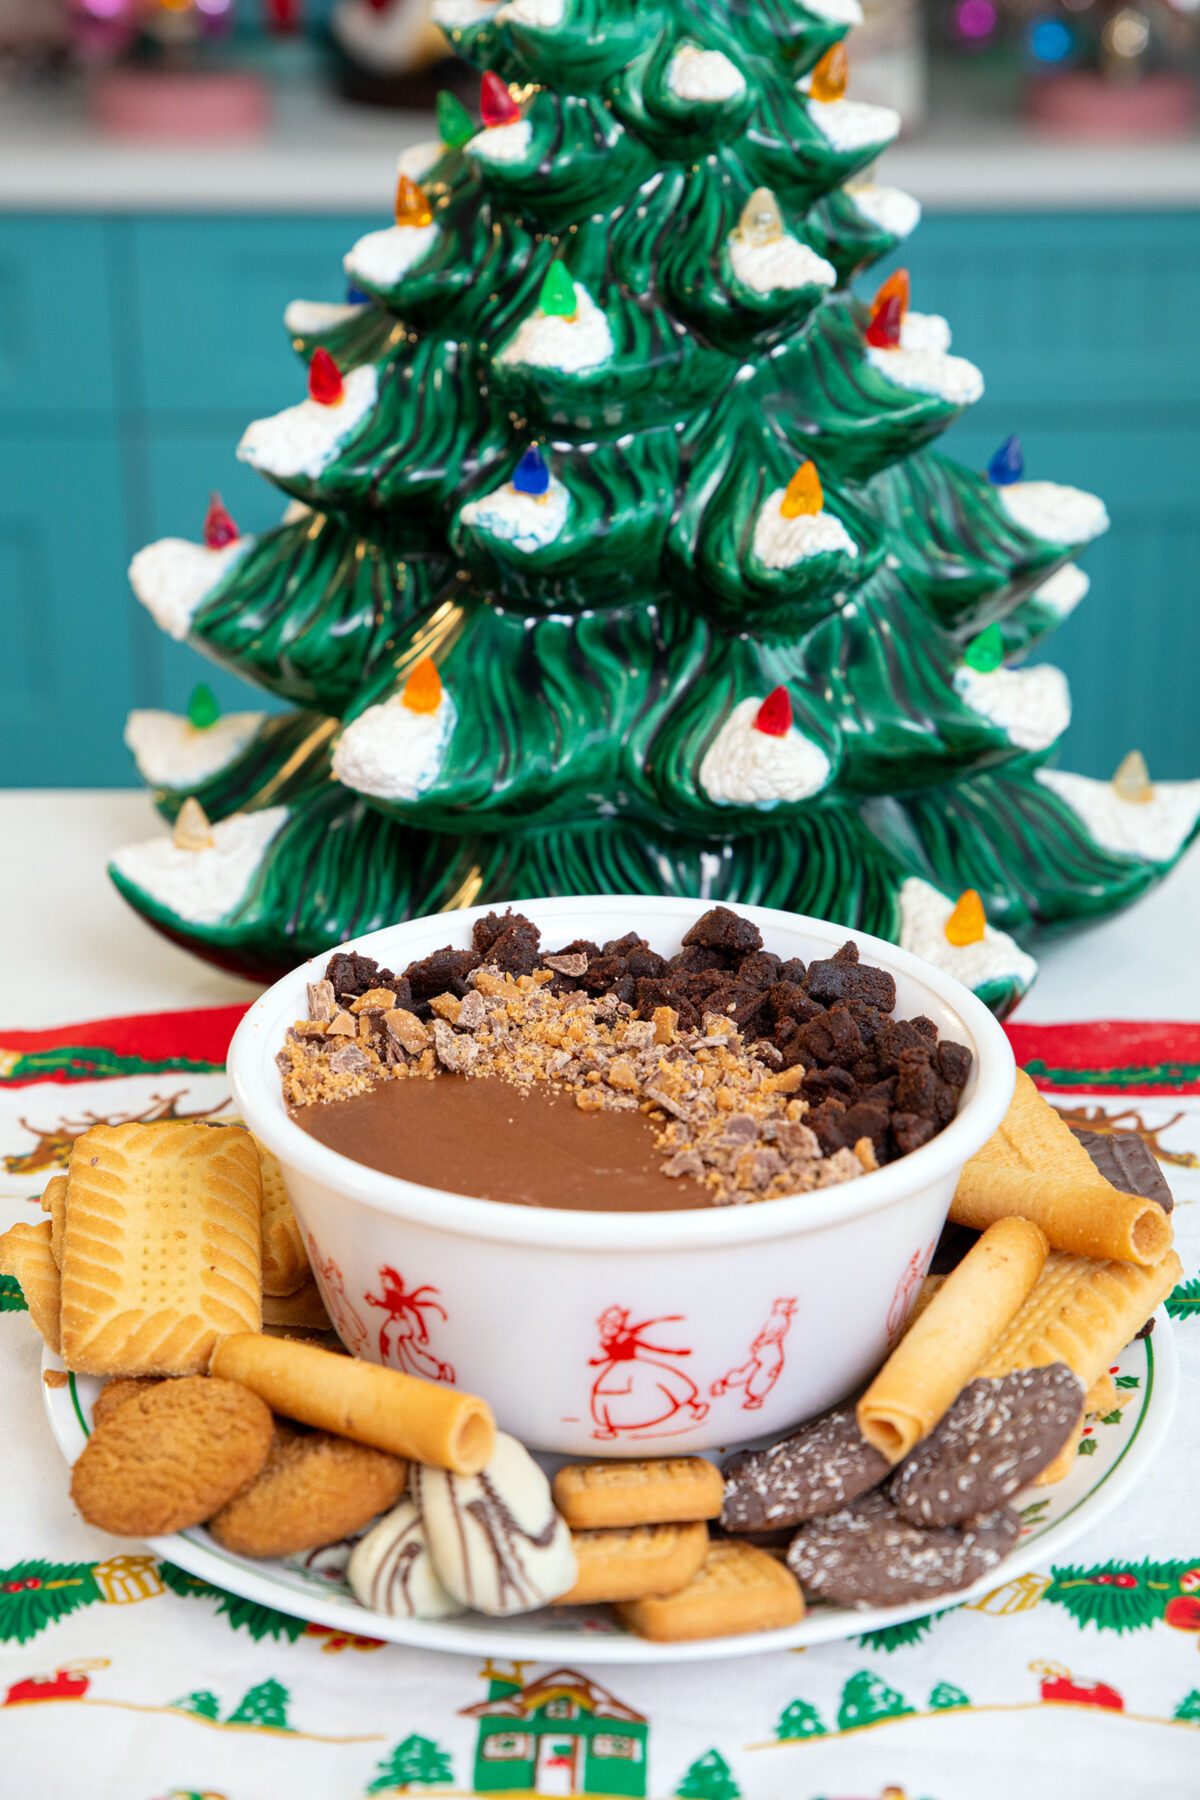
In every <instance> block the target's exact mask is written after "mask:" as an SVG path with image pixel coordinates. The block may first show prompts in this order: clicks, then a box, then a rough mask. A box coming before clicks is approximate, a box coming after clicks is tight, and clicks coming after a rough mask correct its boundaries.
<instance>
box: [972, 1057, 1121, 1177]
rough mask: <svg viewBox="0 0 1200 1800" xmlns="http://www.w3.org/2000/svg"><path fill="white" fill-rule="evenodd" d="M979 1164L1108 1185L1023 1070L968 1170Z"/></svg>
mask: <svg viewBox="0 0 1200 1800" xmlns="http://www.w3.org/2000/svg"><path fill="white" fill-rule="evenodd" d="M982 1163H990V1164H996V1165H999V1166H1001V1167H1009V1168H1020V1169H1030V1170H1032V1171H1034V1172H1035V1173H1037V1172H1039V1171H1041V1170H1044V1169H1053V1170H1054V1171H1055V1172H1056V1173H1057V1174H1059V1175H1062V1176H1064V1177H1066V1178H1068V1179H1070V1180H1074V1181H1080V1182H1090V1183H1091V1184H1092V1185H1093V1186H1094V1187H1102V1188H1106V1187H1108V1186H1109V1183H1108V1182H1107V1181H1105V1179H1104V1177H1103V1175H1101V1173H1100V1171H1099V1170H1098V1169H1097V1167H1096V1165H1095V1163H1094V1162H1093V1161H1092V1159H1091V1157H1090V1156H1089V1155H1088V1153H1087V1151H1086V1150H1085V1149H1084V1147H1083V1145H1082V1144H1081V1143H1080V1141H1079V1139H1078V1138H1077V1137H1076V1136H1075V1133H1074V1132H1073V1131H1072V1130H1071V1127H1070V1126H1069V1125H1068V1124H1067V1122H1066V1120H1065V1119H1063V1118H1062V1117H1061V1116H1060V1115H1059V1114H1058V1113H1057V1112H1055V1110H1054V1108H1053V1107H1052V1106H1051V1104H1050V1102H1049V1101H1048V1100H1045V1099H1043V1097H1042V1095H1041V1094H1039V1093H1038V1091H1037V1088H1036V1087H1035V1086H1034V1083H1033V1082H1032V1080H1031V1079H1030V1077H1029V1076H1028V1075H1027V1074H1026V1073H1025V1071H1024V1069H1018V1071H1017V1083H1016V1087H1015V1088H1014V1090H1013V1097H1012V1104H1011V1105H1010V1107H1009V1109H1008V1111H1007V1113H1006V1114H1005V1115H1004V1118H1003V1119H1002V1120H1001V1122H1000V1127H999V1129H998V1130H997V1131H994V1132H993V1133H992V1135H991V1137H990V1138H989V1139H988V1141H987V1143H986V1144H984V1146H983V1148H982V1149H981V1150H977V1151H976V1153H975V1155H974V1156H973V1157H972V1158H971V1161H970V1163H968V1164H967V1167H968V1168H970V1167H972V1166H973V1165H976V1164H982Z"/></svg>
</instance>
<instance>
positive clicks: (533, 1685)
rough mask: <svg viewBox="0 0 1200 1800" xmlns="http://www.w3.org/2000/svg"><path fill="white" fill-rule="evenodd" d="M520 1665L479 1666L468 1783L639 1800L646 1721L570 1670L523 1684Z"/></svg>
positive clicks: (488, 1789)
mask: <svg viewBox="0 0 1200 1800" xmlns="http://www.w3.org/2000/svg"><path fill="white" fill-rule="evenodd" d="M528 1667H529V1665H528V1664H527V1663H506V1664H505V1665H503V1667H501V1666H500V1665H498V1664H496V1663H494V1662H492V1661H490V1660H489V1662H488V1663H487V1666H486V1667H485V1668H484V1670H483V1678H484V1680H485V1681H486V1682H487V1684H488V1696H487V1699H486V1700H481V1701H480V1702H479V1703H478V1705H476V1706H465V1707H464V1708H463V1709H462V1716H463V1717H464V1718H467V1719H477V1720H478V1721H479V1737H478V1741H477V1744H476V1748H475V1780H474V1786H475V1788H476V1789H477V1791H478V1792H479V1793H481V1794H506V1793H526V1794H529V1793H533V1794H547V1795H551V1794H594V1795H629V1796H631V1797H632V1800H645V1793H646V1753H647V1738H648V1734H649V1730H650V1727H649V1723H648V1721H647V1720H646V1719H645V1718H644V1717H643V1716H642V1714H641V1713H637V1712H634V1711H633V1709H632V1707H629V1706H626V1705H625V1704H624V1703H623V1702H622V1701H620V1700H618V1699H617V1698H616V1697H615V1695H613V1694H610V1693H609V1692H608V1691H607V1690H606V1689H605V1688H602V1687H600V1686H599V1684H598V1683H597V1682H594V1681H590V1680H589V1679H588V1677H587V1676H586V1675H581V1674H579V1673H578V1671H577V1670H575V1669H555V1670H554V1671H553V1673H551V1674H549V1675H543V1676H540V1677H539V1679H538V1680H537V1681H531V1682H529V1683H526V1681H525V1670H526V1669H527V1668H528Z"/></svg>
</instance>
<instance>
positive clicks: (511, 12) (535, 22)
mask: <svg viewBox="0 0 1200 1800" xmlns="http://www.w3.org/2000/svg"><path fill="white" fill-rule="evenodd" d="M565 11H566V4H565V0H508V5H507V6H502V7H501V8H500V11H499V12H498V13H497V14H496V23H497V24H498V25H528V26H531V27H532V28H533V30H535V31H554V30H555V29H556V28H557V27H558V26H559V25H561V24H562V22H563V14H564V12H565Z"/></svg>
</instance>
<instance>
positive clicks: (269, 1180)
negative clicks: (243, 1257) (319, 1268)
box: [254, 1138, 312, 1295]
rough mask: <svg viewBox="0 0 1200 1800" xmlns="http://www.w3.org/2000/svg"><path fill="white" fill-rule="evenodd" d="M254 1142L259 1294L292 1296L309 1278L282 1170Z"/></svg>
mask: <svg viewBox="0 0 1200 1800" xmlns="http://www.w3.org/2000/svg"><path fill="white" fill-rule="evenodd" d="M254 1142H255V1144H256V1145H257V1148H258V1158H259V1162H260V1163H261V1164H262V1282H263V1293H264V1294H275V1295H279V1294H294V1293H295V1292H296V1291H297V1289H299V1288H302V1287H303V1286H304V1284H305V1282H306V1281H309V1280H310V1279H311V1277H312V1271H311V1269H310V1268H309V1266H308V1256H307V1253H306V1251H305V1248H304V1239H303V1238H302V1237H301V1235H300V1227H299V1225H298V1224H297V1222H296V1215H295V1213H294V1212H293V1211H292V1203H291V1201H290V1200H289V1199H288V1192H287V1188H286V1187H285V1186H284V1184H283V1170H282V1169H281V1168H280V1167H279V1164H278V1162H277V1161H276V1159H275V1157H273V1156H272V1155H271V1152H270V1151H269V1150H268V1149H267V1148H266V1147H265V1146H264V1145H263V1144H260V1143H259V1142H258V1139H257V1138H255V1140H254Z"/></svg>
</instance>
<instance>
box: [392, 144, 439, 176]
mask: <svg viewBox="0 0 1200 1800" xmlns="http://www.w3.org/2000/svg"><path fill="white" fill-rule="evenodd" d="M445 154H446V146H445V144H443V143H442V141H441V139H440V138H425V139H423V140H422V142H421V143H419V144H410V145H409V146H408V148H407V149H406V150H402V151H401V152H400V154H399V156H398V157H397V158H396V174H397V177H399V176H401V175H407V176H408V179H409V180H410V181H416V182H421V181H424V179H425V177H426V176H427V175H428V173H429V171H430V170H431V169H432V168H433V167H434V165H435V164H436V163H438V162H440V161H441V159H442V157H443V156H444V155H445Z"/></svg>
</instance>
